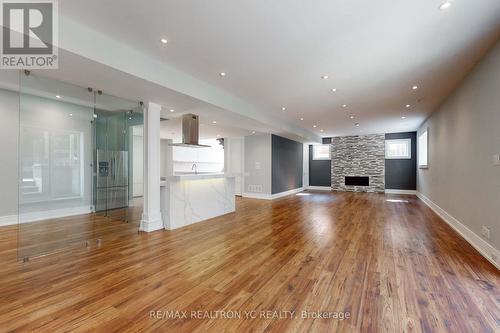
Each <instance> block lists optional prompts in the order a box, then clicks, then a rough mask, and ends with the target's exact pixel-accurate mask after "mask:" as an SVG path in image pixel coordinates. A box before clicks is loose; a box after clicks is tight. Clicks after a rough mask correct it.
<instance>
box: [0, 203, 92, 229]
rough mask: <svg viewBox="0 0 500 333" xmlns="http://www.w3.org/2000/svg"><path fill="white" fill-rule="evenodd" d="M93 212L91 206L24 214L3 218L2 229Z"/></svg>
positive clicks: (0, 223) (0, 221) (0, 219)
mask: <svg viewBox="0 0 500 333" xmlns="http://www.w3.org/2000/svg"><path fill="white" fill-rule="evenodd" d="M91 212H92V209H91V207H90V206H80V207H70V208H61V209H53V210H46V211H38V212H30V213H23V214H20V215H19V218H18V215H8V216H1V217H0V227H2V226H7V225H13V224H18V223H20V224H22V223H30V222H37V221H42V220H49V219H58V218H62V217H68V216H75V215H83V214H89V213H91Z"/></svg>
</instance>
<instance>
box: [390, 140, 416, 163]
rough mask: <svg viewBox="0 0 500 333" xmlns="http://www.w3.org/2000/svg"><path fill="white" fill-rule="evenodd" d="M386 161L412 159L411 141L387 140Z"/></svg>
mask: <svg viewBox="0 0 500 333" xmlns="http://www.w3.org/2000/svg"><path fill="white" fill-rule="evenodd" d="M385 158H386V159H393V160H395V159H411V139H394V140H385Z"/></svg>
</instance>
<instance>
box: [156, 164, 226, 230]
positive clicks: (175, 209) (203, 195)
mask: <svg viewBox="0 0 500 333" xmlns="http://www.w3.org/2000/svg"><path fill="white" fill-rule="evenodd" d="M160 188H161V191H160V195H161V197H160V198H161V212H162V216H163V225H164V227H165V229H168V230H173V229H177V228H180V227H184V226H187V225H190V224H193V223H197V222H201V221H204V220H207V219H211V218H213V217H217V216H220V215H224V214H228V213H231V212H234V211H235V193H234V191H235V177H234V176H231V175H228V174H224V173H177V174H175V175H173V176H169V177H166V178H165V180H162V181H161V182H160Z"/></svg>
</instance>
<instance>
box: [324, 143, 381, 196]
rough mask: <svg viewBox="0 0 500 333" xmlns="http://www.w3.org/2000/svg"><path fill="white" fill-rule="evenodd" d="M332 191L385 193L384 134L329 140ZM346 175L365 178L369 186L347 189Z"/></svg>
mask: <svg viewBox="0 0 500 333" xmlns="http://www.w3.org/2000/svg"><path fill="white" fill-rule="evenodd" d="M330 149H331V152H332V163H331V164H332V190H334V191H350V192H384V191H385V134H371V135H356V136H342V137H334V138H332V142H331V146H330ZM346 176H353V177H355V176H361V177H363V176H368V177H370V181H369V186H347V185H345V177H346Z"/></svg>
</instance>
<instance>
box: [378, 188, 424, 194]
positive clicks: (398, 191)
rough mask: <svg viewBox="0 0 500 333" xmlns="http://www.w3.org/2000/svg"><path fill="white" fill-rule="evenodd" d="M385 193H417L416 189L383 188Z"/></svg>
mask: <svg viewBox="0 0 500 333" xmlns="http://www.w3.org/2000/svg"><path fill="white" fill-rule="evenodd" d="M385 193H387V194H407V195H417V191H415V190H391V189H387V188H386V189H385Z"/></svg>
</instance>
